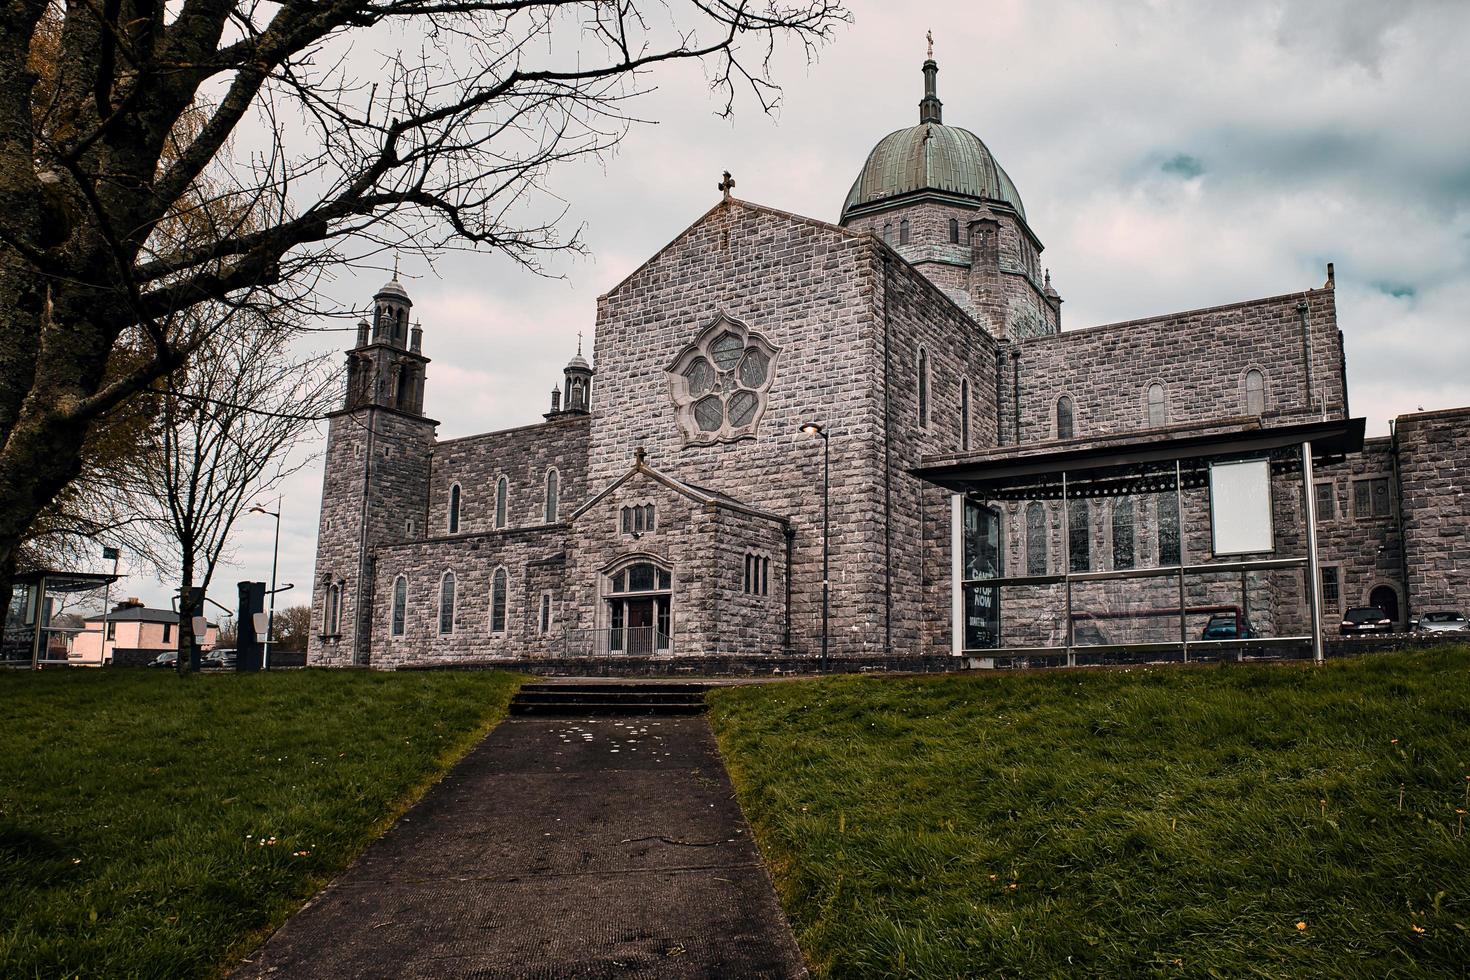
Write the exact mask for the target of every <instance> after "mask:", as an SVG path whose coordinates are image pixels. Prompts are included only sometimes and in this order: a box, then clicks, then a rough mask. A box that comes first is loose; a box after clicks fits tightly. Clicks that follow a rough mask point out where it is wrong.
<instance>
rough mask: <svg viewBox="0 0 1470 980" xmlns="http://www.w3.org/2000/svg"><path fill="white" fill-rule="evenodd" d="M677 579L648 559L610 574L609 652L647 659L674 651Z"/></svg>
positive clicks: (608, 600)
mask: <svg viewBox="0 0 1470 980" xmlns="http://www.w3.org/2000/svg"><path fill="white" fill-rule="evenodd" d="M673 578H674V577H673V574H672V573H671V572H670V571H669V570H668V569H667V568H663V567H661V566H659V565H656V564H654V563H653V562H652V561H648V560H640V561H635V562H632V563H631V564H628V565H624V566H622V567H621V568H618V569H617V570H616V571H613V572H611V573H609V574H608V577H607V594H606V596H605V601H606V602H607V606H608V626H609V628H608V637H607V648H608V652H610V653H627V654H629V655H631V656H644V657H647V656H653V655H655V654H661V653H670V652H671V651H672V649H673V639H672V633H673V609H672V606H673V599H674V590H673V584H674V583H673Z"/></svg>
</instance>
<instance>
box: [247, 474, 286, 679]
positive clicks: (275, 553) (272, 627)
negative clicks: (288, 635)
mask: <svg viewBox="0 0 1470 980" xmlns="http://www.w3.org/2000/svg"><path fill="white" fill-rule="evenodd" d="M250 513H252V514H265V515H266V516H267V517H274V518H275V519H276V543H275V546H274V547H273V548H272V549H271V598H270V611H269V612H267V613H266V617H265V652H264V654H263V655H262V657H261V666H262V667H263V668H265V669H266V670H270V669H271V636H272V635H273V634H274V633H275V631H276V562H277V560H278V559H279V558H280V556H281V497H280V496H279V495H277V497H276V509H275V510H273V511H271V510H266V509H265V508H264V507H262V506H260V505H259V504H256V505H255V506H254V507H251V508H250Z"/></svg>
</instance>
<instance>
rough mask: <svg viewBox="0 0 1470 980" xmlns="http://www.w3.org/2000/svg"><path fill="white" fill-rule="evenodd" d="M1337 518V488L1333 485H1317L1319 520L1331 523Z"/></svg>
mask: <svg viewBox="0 0 1470 980" xmlns="http://www.w3.org/2000/svg"><path fill="white" fill-rule="evenodd" d="M1336 518H1337V487H1336V485H1335V484H1332V483H1319V484H1317V520H1319V521H1331V520H1335V519H1336Z"/></svg>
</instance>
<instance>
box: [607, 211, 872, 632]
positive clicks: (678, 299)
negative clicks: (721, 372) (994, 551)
mask: <svg viewBox="0 0 1470 980" xmlns="http://www.w3.org/2000/svg"><path fill="white" fill-rule="evenodd" d="M880 247H881V246H878V245H877V243H876V242H874V241H873V239H871V238H870V237H868V236H866V235H859V234H856V233H853V232H848V231H844V230H842V229H840V228H837V227H835V226H833V225H827V224H824V223H822V222H818V221H812V220H809V219H804V218H796V217H793V216H791V215H787V214H784V213H782V212H779V211H773V210H769V209H766V208H761V207H757V206H754V205H749V204H746V203H743V202H732V203H730V204H728V205H721V206H719V207H717V208H716V209H714V210H713V211H711V212H710V213H709V214H707V215H706V216H705V217H703V218H702V219H700V221H698V222H696V223H695V224H694V225H693V226H692V227H691V228H689V229H688V230H687V231H686V232H684V233H683V234H681V235H680V236H678V237H677V238H675V239H674V241H673V242H671V243H670V244H669V245H668V246H667V247H666V248H664V249H663V250H662V251H660V252H659V253H658V254H657V255H655V256H654V257H653V258H651V259H650V260H649V261H648V262H647V263H646V264H645V265H644V266H643V267H642V268H640V269H639V270H637V271H636V272H634V273H633V274H632V275H631V276H630V277H629V278H628V279H627V280H625V281H624V282H623V283H622V284H620V285H619V286H617V287H616V288H615V289H613V290H612V291H611V292H610V293H608V294H607V295H606V296H604V297H602V298H601V299H600V300H599V303H598V325H597V336H596V355H597V356H596V362H597V371H598V388H597V391H598V395H597V401H596V403H595V405H594V418H593V423H592V433H591V442H590V451H589V460H590V462H589V481H590V484H591V486H593V487H594V488H596V487H599V486H605V485H606V484H607V483H609V482H611V481H612V480H614V479H616V478H617V477H618V476H621V475H622V474H623V473H624V472H625V471H626V470H627V468H628V467H629V466H630V465H631V464H632V461H633V453H634V450H635V449H636V448H638V447H640V446H642V447H645V448H646V449H647V453H648V462H649V464H650V465H652V466H655V467H657V468H658V469H660V470H662V471H664V472H666V473H668V474H670V475H671V476H674V477H676V478H678V479H680V480H684V481H686V482H688V483H692V484H695V485H697V486H700V487H706V488H709V489H712V490H716V491H719V492H721V493H724V494H727V495H729V496H730V497H731V498H733V499H735V500H737V501H739V502H741V503H743V504H746V505H748V506H750V507H752V508H755V509H758V510H760V511H763V512H766V513H770V514H774V515H778V516H781V517H785V518H788V519H789V520H790V521H791V526H792V527H793V529H794V530H795V533H796V537H795V539H794V541H793V568H792V575H793V576H794V579H793V581H794V586H795V589H794V591H795V599H794V601H793V617H794V624H793V632H794V635H795V636H796V637H797V640H798V642H799V643H802V644H804V646H803V648H802V649H801V650H800V651H799V652H813V647H812V646H811V644H810V640H809V638H810V637H813V636H819V635H820V614H821V601H820V591H821V590H820V584H821V556H822V533H821V532H822V494H821V486H822V451H821V442H820V440H818V439H815V438H813V437H811V436H806V435H803V434H801V433H800V432H799V429H800V427H801V425H802V424H804V423H806V422H811V421H816V422H819V423H822V424H824V425H825V426H827V428H828V431H829V433H830V436H831V443H830V446H831V466H832V484H833V487H834V488H835V492H834V494H833V497H832V555H833V567H834V576H833V578H834V581H833V595H832V609H833V615H834V617H836V618H837V619H839V620H840V621H841V623H842V629H841V631H840V632H841V635H842V636H843V638H844V641H843V642H844V643H847V644H850V645H852V646H854V647H855V648H857V649H870V648H873V647H874V646H875V644H876V646H878V647H881V645H882V639H883V621H882V615H883V596H882V592H881V586H882V582H883V567H884V566H883V549H882V540H883V524H882V521H883V493H882V480H881V469H880V462H881V455H880V453H879V447H881V440H882V432H881V428H882V422H883V419H882V402H881V386H880V385H879V384H878V383H875V380H874V379H875V377H880V376H881V375H880V374H879V373H878V370H879V369H880V368H881V360H879V359H877V358H875V351H876V350H877V344H878V340H879V331H880V329H881V320H880V318H879V317H878V315H877V313H876V312H875V311H876V309H877V308H878V298H879V286H878V284H877V277H878V267H879V262H878V260H877V254H878V253H877V249H878V248H880ZM721 314H725V315H728V316H730V317H733V318H736V319H738V320H741V321H743V322H744V323H746V324H747V325H748V326H749V327H750V329H751V330H752V331H755V332H757V333H759V334H761V335H762V336H764V337H765V338H766V339H767V340H769V341H770V342H771V343H772V344H774V345H775V346H776V347H778V348H779V352H778V353H777V355H776V359H775V361H774V367H773V371H774V381H773V383H772V386H771V388H770V391H769V394H768V399H767V405H766V408H765V411H764V414H763V415H762V416H761V419H760V422H759V426H758V428H757V429H756V433H755V437H754V438H748V439H742V440H740V441H738V442H732V443H719V444H715V445H690V446H686V445H685V444H684V438H683V435H682V432H681V430H680V427H679V425H678V422H677V419H676V416H675V407H674V403H673V400H672V398H671V395H670V387H669V380H668V377H667V375H666V373H665V370H666V368H668V366H669V365H670V364H671V363H672V362H673V361H674V359H675V358H676V357H677V356H678V355H679V353H680V352H681V351H683V350H684V348H685V346H686V345H688V344H689V343H690V342H691V341H693V340H694V338H695V337H696V336H697V335H698V334H699V332H700V331H701V330H703V329H704V328H705V327H706V326H707V325H708V324H710V323H711V322H713V321H714V320H715V319H716V318H717V317H719V316H720V315H721ZM578 574H579V575H580V574H584V573H583V572H582V571H579V572H578ZM676 574H683V569H679V570H678V572H677V573H676ZM837 633H838V631H837V630H835V629H834V636H835V635H837Z"/></svg>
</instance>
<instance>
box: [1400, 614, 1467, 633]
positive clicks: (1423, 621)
mask: <svg viewBox="0 0 1470 980" xmlns="http://www.w3.org/2000/svg"><path fill="white" fill-rule="evenodd" d="M1414 630H1415V631H1416V632H1419V633H1458V632H1464V631H1466V630H1470V620H1467V619H1466V618H1465V614H1464V613H1457V612H1427V613H1425V614H1424V615H1422V616H1420V617H1419V618H1418V619H1417V620H1415V621H1414Z"/></svg>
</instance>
